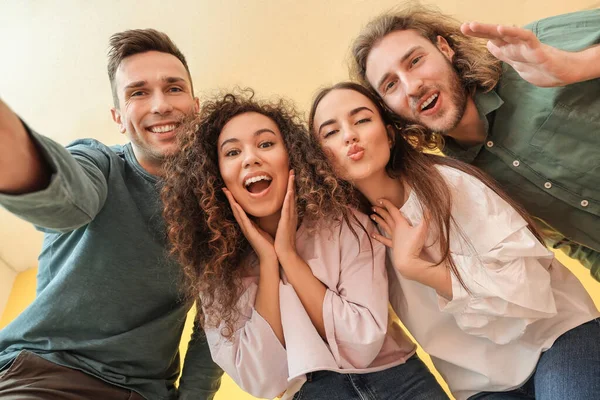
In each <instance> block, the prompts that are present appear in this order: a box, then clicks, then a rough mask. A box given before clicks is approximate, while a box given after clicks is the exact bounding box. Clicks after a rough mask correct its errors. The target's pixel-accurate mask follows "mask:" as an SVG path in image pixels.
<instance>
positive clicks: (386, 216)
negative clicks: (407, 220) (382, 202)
mask: <svg viewBox="0 0 600 400" xmlns="http://www.w3.org/2000/svg"><path fill="white" fill-rule="evenodd" d="M373 212H374V213H375V214H376V215H378V216H379V217H381V218H382V219H383V220H384V221H385V223H386V224H388V226H389V227H390V229H391V230H392V231H393V230H394V228H395V227H396V223H395V222H394V218H392V216H391V215H390V213H389V212H388V211H387V209H385V207H378V206H374V207H373Z"/></svg>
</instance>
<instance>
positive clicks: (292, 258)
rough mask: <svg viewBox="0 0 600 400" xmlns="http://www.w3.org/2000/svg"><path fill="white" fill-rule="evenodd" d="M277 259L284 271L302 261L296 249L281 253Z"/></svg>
mask: <svg viewBox="0 0 600 400" xmlns="http://www.w3.org/2000/svg"><path fill="white" fill-rule="evenodd" d="M277 258H278V259H279V263H280V264H281V267H282V268H283V269H285V268H286V267H289V266H290V265H292V264H294V263H297V262H298V261H299V260H301V258H300V255H298V253H297V252H296V249H286V250H283V251H279V252H278V253H277Z"/></svg>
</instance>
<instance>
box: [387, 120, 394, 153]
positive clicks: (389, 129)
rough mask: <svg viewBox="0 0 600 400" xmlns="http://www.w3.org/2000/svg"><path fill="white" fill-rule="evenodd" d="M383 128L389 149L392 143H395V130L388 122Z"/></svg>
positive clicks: (392, 145)
mask: <svg viewBox="0 0 600 400" xmlns="http://www.w3.org/2000/svg"><path fill="white" fill-rule="evenodd" d="M385 129H386V130H387V134H388V144H389V146H390V149H391V148H392V147H394V144H395V139H396V138H395V134H396V131H395V130H394V127H393V126H392V125H389V124H388V125H386V126H385Z"/></svg>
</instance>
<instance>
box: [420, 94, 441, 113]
mask: <svg viewBox="0 0 600 400" xmlns="http://www.w3.org/2000/svg"><path fill="white" fill-rule="evenodd" d="M437 97H438V94H437V93H435V94H432V95H431V96H429V98H428V99H427V100H425V101H424V102H423V104H421V111H423V109H424V108H425V107H427V106H428V105H430V104H431V102H432V101H434V100H435V99H437Z"/></svg>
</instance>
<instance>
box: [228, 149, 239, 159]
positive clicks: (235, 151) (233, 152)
mask: <svg viewBox="0 0 600 400" xmlns="http://www.w3.org/2000/svg"><path fill="white" fill-rule="evenodd" d="M238 154H240V151H239V150H238V149H231V150H227V151H226V152H225V157H233V156H237V155H238Z"/></svg>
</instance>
